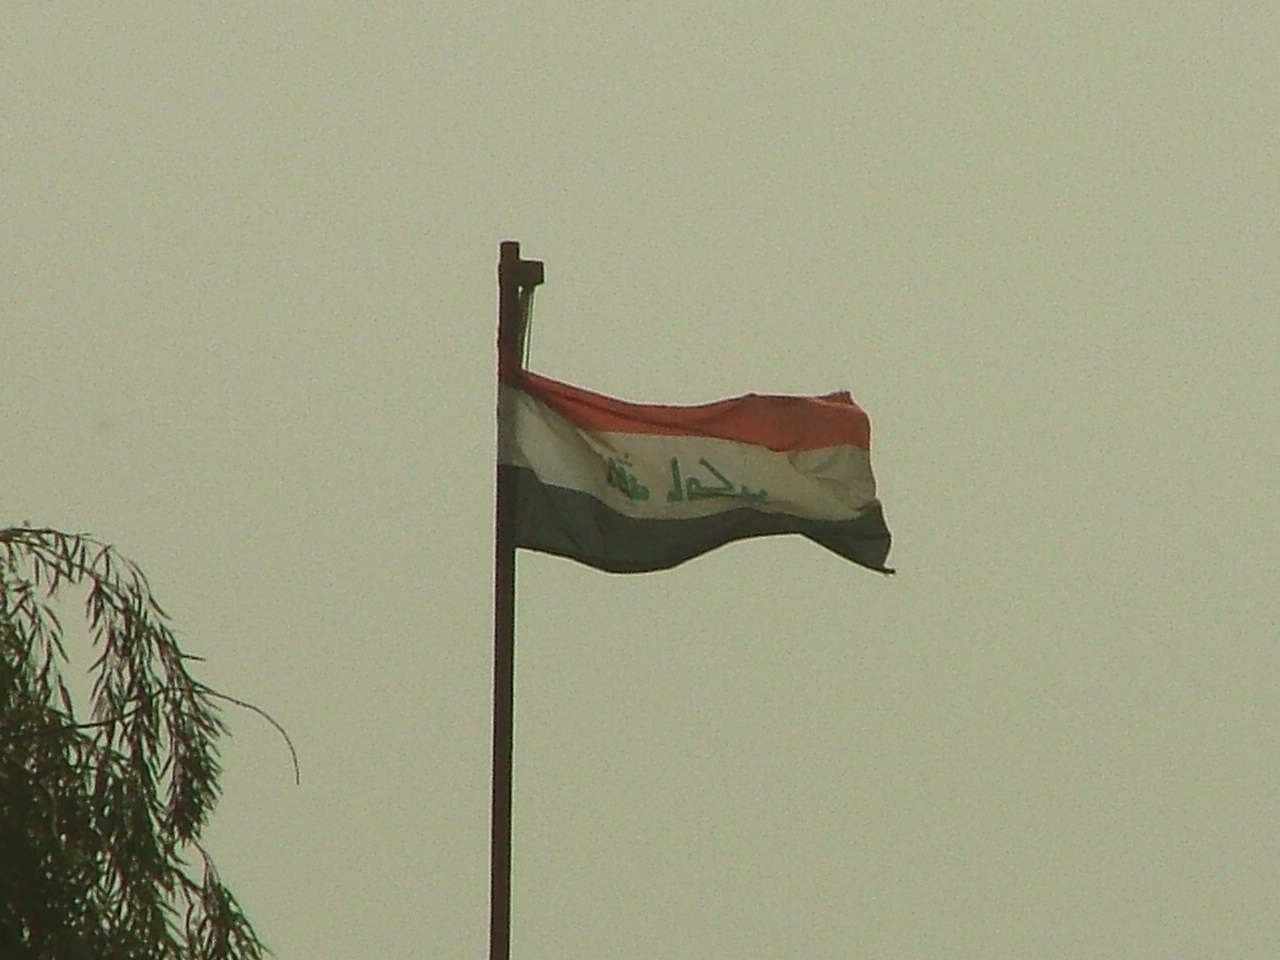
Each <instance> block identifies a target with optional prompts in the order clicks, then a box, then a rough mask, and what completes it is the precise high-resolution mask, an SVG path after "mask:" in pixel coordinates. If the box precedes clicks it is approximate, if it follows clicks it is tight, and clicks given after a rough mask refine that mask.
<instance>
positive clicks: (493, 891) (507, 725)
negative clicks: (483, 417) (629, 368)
mask: <svg viewBox="0 0 1280 960" xmlns="http://www.w3.org/2000/svg"><path fill="white" fill-rule="evenodd" d="M543 276H544V274H543V265H542V262H541V261H539V260H522V259H521V258H520V244H519V242H518V241H515V240H504V241H503V242H502V243H501V244H500V245H499V248H498V352H499V364H501V363H503V362H508V363H512V364H514V365H515V366H516V369H519V367H520V366H521V365H522V364H523V356H524V338H525V326H526V321H527V319H528V317H527V314H526V307H527V303H528V299H527V298H528V295H529V294H530V293H532V291H533V288H534V287H536V286H537V285H538V284H540V283H542V281H543ZM509 429H510V424H508V423H506V422H504V418H503V413H502V407H501V404H499V415H498V446H499V449H501V448H502V447H503V446H504V441H505V440H509V439H510V438H509V437H508V436H507V431H508V430H509ZM495 462H496V459H495ZM495 476H496V479H495V491H494V521H493V525H494V552H493V803H492V812H491V826H492V838H491V843H490V857H489V960H510V957H511V792H512V791H511V772H512V746H513V743H514V730H515V666H516V663H515V661H516V543H515V520H516V517H515V506H516V501H515V495H516V490H515V487H514V486H513V484H512V483H511V482H510V478H509V476H507V475H506V473H505V472H504V471H502V470H501V469H500V468H499V469H497V470H496V474H495Z"/></svg>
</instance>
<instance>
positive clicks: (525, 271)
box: [498, 240, 546, 290]
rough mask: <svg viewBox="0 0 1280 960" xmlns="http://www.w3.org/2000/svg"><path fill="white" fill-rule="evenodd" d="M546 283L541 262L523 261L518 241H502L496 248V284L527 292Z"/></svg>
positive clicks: (544, 269) (544, 271) (544, 270)
mask: <svg viewBox="0 0 1280 960" xmlns="http://www.w3.org/2000/svg"><path fill="white" fill-rule="evenodd" d="M545 281H546V268H545V267H544V265H543V263H542V261H541V260H523V259H521V257H520V241H519V240H503V241H502V243H501V244H500V245H499V247H498V283H499V284H501V285H502V286H504V287H506V286H508V285H510V286H514V287H518V288H520V289H523V290H529V289H532V288H533V287H536V286H538V285H540V284H542V283H544V282H545Z"/></svg>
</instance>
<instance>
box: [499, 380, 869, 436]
mask: <svg viewBox="0 0 1280 960" xmlns="http://www.w3.org/2000/svg"><path fill="white" fill-rule="evenodd" d="M503 366H504V369H503V371H502V374H503V380H504V381H505V382H507V383H508V384H509V385H511V386H512V387H515V388H516V389H518V390H521V391H523V392H524V393H527V394H528V395H529V396H531V397H533V398H534V399H535V400H538V401H539V402H541V403H543V404H545V405H546V406H548V407H550V408H551V409H552V410H554V411H555V412H556V413H558V414H560V416H562V417H564V418H565V419H566V420H568V421H569V422H570V423H572V424H574V426H576V427H578V428H579V429H582V430H591V431H599V432H608V433H644V434H657V435H667V436H697V437H717V438H719V439H722V440H734V441H737V442H739V443H749V444H754V445H756V446H761V447H766V448H768V449H770V450H774V451H779V452H781V451H787V450H817V449H821V448H823V447H836V446H842V445H845V444H852V445H854V446H856V447H859V448H861V449H863V450H869V449H870V448H871V422H870V420H868V418H867V415H866V414H865V413H863V411H862V409H861V408H860V407H859V406H858V405H857V404H856V403H854V402H853V398H852V397H851V396H850V395H849V393H848V392H847V391H841V392H839V393H829V394H827V395H826V396H822V397H780V396H761V395H759V394H754V393H753V394H747V395H746V396H744V397H735V398H733V399H731V400H718V401H716V402H715V403H705V404H699V405H697V406H680V407H672V406H662V405H659V404H648V403H627V402H626V401H624V400H616V399H614V398H613V397H606V396H604V395H602V394H599V393H592V392H591V391H589V390H583V389H582V388H581V387H575V386H571V385H570V384H567V383H561V382H559V381H558V380H551V379H548V378H547V377H543V376H540V375H538V374H536V373H530V372H528V371H527V370H525V371H521V370H515V369H512V367H511V366H507V365H503Z"/></svg>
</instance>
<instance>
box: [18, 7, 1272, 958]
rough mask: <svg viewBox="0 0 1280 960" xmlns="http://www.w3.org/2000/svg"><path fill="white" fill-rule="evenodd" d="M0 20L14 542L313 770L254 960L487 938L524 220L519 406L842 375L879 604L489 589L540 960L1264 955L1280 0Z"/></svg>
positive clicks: (869, 584)
mask: <svg viewBox="0 0 1280 960" xmlns="http://www.w3.org/2000/svg"><path fill="white" fill-rule="evenodd" d="M10 7H11V9H7V10H6V11H5V15H4V18H3V19H4V23H3V26H2V27H0V91H3V93H2V95H0V124H2V129H0V256H3V269H2V270H0V361H2V364H0V370H2V371H3V372H2V374H0V411H2V413H0V456H2V457H3V483H0V525H8V524H16V523H21V522H22V521H24V520H30V521H32V522H33V523H35V524H37V525H52V526H57V527H61V528H63V529H67V530H72V531H87V532H92V533H94V534H96V535H97V536H99V537H102V538H104V539H106V540H108V541H110V542H112V543H114V544H115V545H116V546H117V547H118V548H119V549H120V550H121V551H122V552H123V553H125V554H126V555H127V556H130V557H132V558H133V559H135V560H137V561H138V562H139V563H140V564H141V566H142V567H143V568H144V569H145V570H146V571H147V573H148V574H149V576H150V577H151V580H152V585H153V587H154V588H155V591H156V593H157V596H158V598H159V600H160V602H161V603H162V604H163V605H164V606H165V607H166V608H167V609H168V610H169V612H170V613H171V614H172V615H173V617H174V618H175V621H176V624H177V628H178V631H179V634H180V638H181V641H182V642H183V644H184V645H185V646H186V648H187V649H189V650H190V651H191V652H194V653H198V654H201V655H203V656H204V657H206V658H207V662H206V663H204V664H201V665H199V666H200V673H199V676H200V677H201V678H202V679H204V680H206V681H208V682H210V683H212V684H214V685H215V686H217V687H218V688H220V689H222V690H223V691H225V692H227V693H229V694H232V695H234V696H236V697H239V698H242V699H247V700H251V701H253V702H254V703H256V704H258V705H259V706H261V707H263V708H264V709H266V710H268V711H270V712H271V713H272V714H273V715H274V716H275V717H276V718H277V719H278V720H279V721H280V722H281V723H282V724H284V725H285V726H286V727H287V728H288V730H289V732H290V733H291V734H292V736H293V739H294V741H295V742H296V744H297V747H298V750H299V753H300V754H301V762H302V785H301V786H300V787H297V786H294V784H293V774H292V769H291V766H290V763H289V756H288V751H287V749H286V748H285V746H284V744H283V743H282V742H281V741H280V739H279V738H278V736H277V735H276V734H275V733H274V732H273V731H272V730H271V729H270V727H269V726H267V724H265V723H264V722H262V721H261V720H260V719H259V718H257V717H255V716H254V715H253V714H251V713H247V712H244V711H238V710H237V711H235V712H232V713H230V714H229V715H228V718H229V720H230V721H231V724H232V727H233V730H234V737H233V739H231V740H230V741H228V742H227V744H226V750H225V765H226V775H225V781H224V783H225V787H226V793H225V797H224V799H223V801H222V803H221V805H220V807H219V809H218V811H217V813H216V815H215V820H214V824H213V826H212V827H211V829H210V832H209V835H208V836H209V846H210V848H211V849H212V850H213V852H214V854H215V856H216V857H217V860H218V863H219V865H220V867H221V870H222V873H223V876H224V878H225V879H226V880H227V882H228V883H229V884H230V885H231V886H232V888H233V889H234V890H235V892H236V893H237V895H238V896H239V897H240V899H241V901H242V903H243V905H244V907H245V908H246V910H247V912H248V913H249V915H250V917H251V919H252V920H253V921H254V922H255V924H256V925H257V928H258V930H259V931H260V933H261V934H262V936H263V937H264V938H265V939H266V940H267V942H268V943H269V945H270V946H271V947H272V948H273V949H274V950H275V952H276V955H277V956H278V957H279V958H281V960H389V958H417V957H439V958H454V957H456V958H468V957H470V958H475V957H483V956H485V951H486V941H487V924H488V921H487V910H488V837H489V832H488V831H489V827H488V818H489V810H488V803H489V793H488V791H489V749H490V747H489V737H490V709H491V708H490V695H491V686H490V684H491V656H492V652H491V644H492V638H491V615H492V606H491V604H492V599H491V576H492V562H493V557H492V510H493V500H492V495H493V444H494V418H493V406H494V397H495V383H494V326H495V286H494V262H495V260H496V257H497V251H498V243H499V241H501V240H503V239H505V238H514V239H518V240H520V241H522V243H523V245H524V253H525V255H526V256H530V257H536V258H539V259H543V260H545V262H546V269H547V283H546V286H545V287H543V288H541V289H540V290H539V292H538V296H537V302H536V308H535V319H534V326H533V339H532V347H531V358H530V365H531V367H532V368H533V369H536V370H538V371H539V372H541V373H544V374H546V375H549V376H552V377H556V378H558V379H562V380H568V381H571V382H573V383H577V384H580V385H582V386H584V387H587V388H590V389H594V390H598V391H601V392H604V393H609V394H612V395H615V396H619V397H622V398H626V399H630V400H636V401H650V402H666V403H685V402H701V401H709V400H714V399H718V398H721V397H725V396H732V395H736V394H741V393H746V392H771V393H800V394H813V393H826V392H829V391H833V390H840V389H849V390H851V391H852V392H853V395H854V397H855V398H856V399H857V400H858V402H859V403H860V404H861V405H862V406H863V407H864V408H865V409H866V410H867V411H868V413H869V414H870V416H871V420H872V424H873V447H872V455H873V463H874V466H875V469H876V473H877V477H878V480H879V484H880V493H881V497H882V499H883V501H884V503H885V507H886V512H887V516H888V520H889V525H890V527H891V529H892V530H893V533H894V536H895V545H894V550H893V553H892V554H891V556H890V563H891V564H892V565H895V566H896V567H897V568H898V570H899V573H898V575H897V576H896V577H894V578H886V577H881V576H878V575H876V574H873V573H870V572H868V571H866V570H863V569H861V568H858V567H855V566H853V565H852V564H848V563H846V562H844V561H841V560H840V559H839V558H838V557H836V556H835V555H833V554H831V553H828V552H827V551H824V550H822V549H820V548H819V547H817V546H814V545H813V544H810V543H808V542H807V541H804V540H802V539H800V538H794V537H793V538H772V539H761V540H755V541H751V542H747V543H739V544H734V545H730V546H728V547H725V548H723V549H721V550H719V551H716V552H714V553H712V554H709V555H707V556H705V557H702V558H700V559H697V560H695V561H692V562H690V563H689V564H687V565H685V566H682V567H680V568H677V569H676V570H674V571H670V572H665V573H657V574H649V575H640V576H610V575H607V574H602V573H598V572H595V571H592V570H588V569H586V568H582V567H577V566H574V565H573V564H571V563H569V562H566V561H563V560H559V559H555V558H551V557H544V556H540V555H532V554H526V555H523V556H522V557H521V559H520V563H519V575H518V578H519V600H518V623H519V631H518V641H517V646H518V668H517V681H516V683H517V693H516V698H517V708H516V711H517V721H516V723H517V730H516V748H515V759H516V774H515V874H514V908H513V914H514V921H513V957H515V958H516V960H524V958H556V960H599V958H618V960H669V958H672V957H690V958H698V957H715V958H718V960H760V958H795V960H814V958H830V960H847V958H850V957H867V958H892V960H897V958H903V960H907V958H945V960H954V958H965V957H972V958H979V960H1026V958H1037V960H1049V958H1063V960H1079V958H1082V957H1109V958H1117V960H1148V958H1152V957H1161V958H1183V957H1185V958H1192V957H1194V958H1203V957H1206V956H1212V957H1215V958H1236V957H1238V958H1250V960H1254V958H1258V957H1263V956H1271V955H1273V953H1274V950H1275V945H1276V943H1277V942H1280V911H1278V910H1277V909H1276V903H1277V902H1278V901H1280V835H1278V833H1277V826H1278V825H1280V774H1278V773H1277V769H1278V767H1277V751H1278V750H1280V652H1278V651H1277V648H1276V641H1277V639H1278V627H1277V614H1278V613H1280V575H1278V574H1277V563H1276V544H1277V542H1278V540H1280V518H1278V514H1277V511H1278V506H1277V496H1276V490H1277V476H1278V475H1280V429H1278V427H1277V424H1278V423H1280V387H1278V385H1277V379H1278V375H1280V339H1278V335H1277V323H1276V306H1277V302H1280V238H1278V237H1277V223H1278V222H1280V173H1278V172H1277V171H1278V169H1280V166H1278V165H1280V149H1278V147H1280V58H1278V57H1277V50H1280V8H1277V6H1276V5H1275V4H1274V2H1240V3H1232V4H1225V5H1224V4H1219V3H1210V2H1207V0H1206V2H1172V3H1170V2H1161V3H1156V2H1136V0H1109V2H1101V0H1078V2H1074V3H1069V4H1049V3H1043V2H1031V3H1028V2H1012V0H976V2H969V3H963V4H945V3H937V2H929V3H925V2H918V0H902V2H896V3H809V2H803V0H798V2H794V3H790V4H781V5H779V4H766V3H759V2H756V0H739V2H734V3H729V2H719V3H708V2H701V0H685V2H682V3H653V2H631V3H625V4H622V3H618V4H607V3H546V4H535V3H502V4H493V3H490V4H482V3H476V2H474V0H431V2H428V3H421V4H404V5H401V4H389V3H378V2H365V3H360V4H355V3H350V4H335V3H331V2H326V0H308V2H305V3H299V2H293V3H284V2H282V3H275V4H261V3H247V2H225V3H216V4H201V5H197V4H154V3H143V2H139V0H118V2H115V3H111V4H80V5H72V4H11V5H10ZM83 665H87V661H84V660H82V661H81V663H80V664H78V665H77V666H83Z"/></svg>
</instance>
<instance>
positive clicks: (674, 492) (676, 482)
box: [667, 457, 768, 503]
mask: <svg viewBox="0 0 1280 960" xmlns="http://www.w3.org/2000/svg"><path fill="white" fill-rule="evenodd" d="M698 463H699V464H700V465H701V466H703V467H705V468H706V469H707V471H708V472H710V473H711V475H712V476H714V477H715V478H716V480H718V481H719V483H718V484H711V483H705V482H703V481H702V480H700V479H698V478H697V477H693V476H690V477H682V473H681V470H680V458H679V457H672V458H671V461H670V466H671V489H670V490H668V491H667V502H668V503H678V502H680V501H682V500H706V499H708V498H710V497H734V498H737V499H739V500H748V501H750V502H752V503H764V502H765V500H766V499H767V498H768V493H767V491H765V490H751V489H748V487H747V485H746V484H745V483H744V484H741V485H740V486H738V487H737V488H736V489H735V488H734V486H733V482H732V481H731V480H730V479H729V478H728V477H726V476H725V475H724V474H723V473H721V472H720V471H719V470H717V469H716V468H715V467H714V466H712V465H711V463H710V462H709V461H708V460H707V458H706V457H699V458H698Z"/></svg>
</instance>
